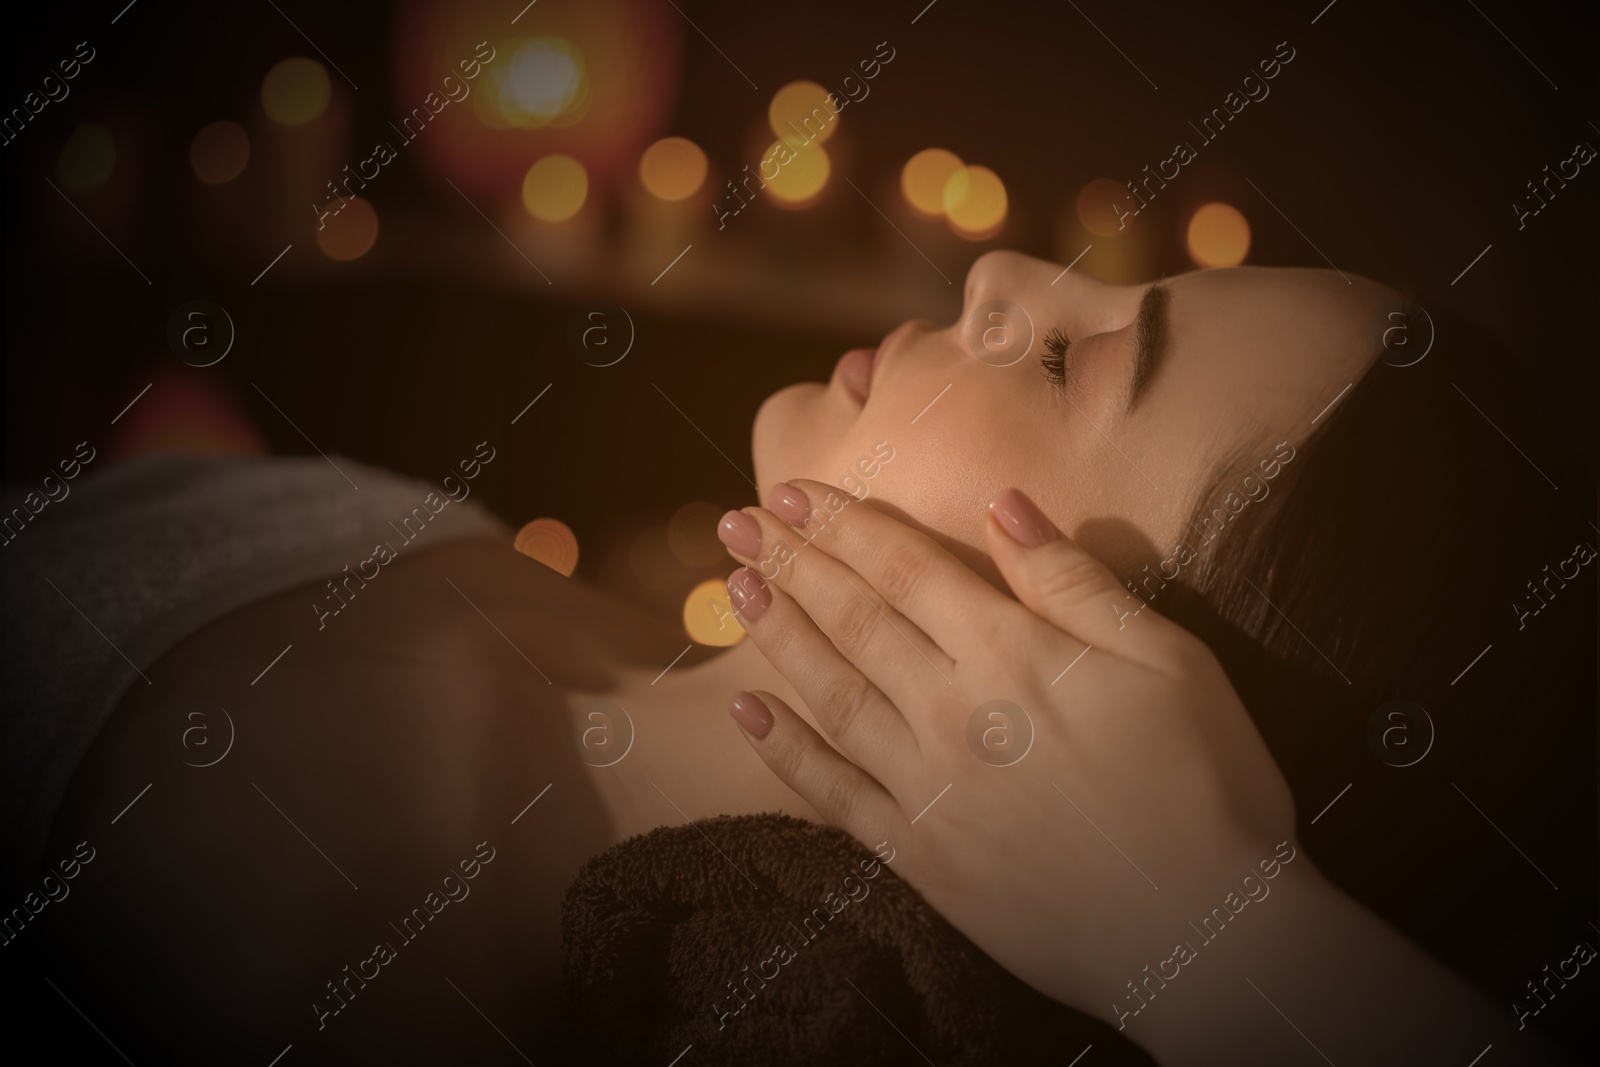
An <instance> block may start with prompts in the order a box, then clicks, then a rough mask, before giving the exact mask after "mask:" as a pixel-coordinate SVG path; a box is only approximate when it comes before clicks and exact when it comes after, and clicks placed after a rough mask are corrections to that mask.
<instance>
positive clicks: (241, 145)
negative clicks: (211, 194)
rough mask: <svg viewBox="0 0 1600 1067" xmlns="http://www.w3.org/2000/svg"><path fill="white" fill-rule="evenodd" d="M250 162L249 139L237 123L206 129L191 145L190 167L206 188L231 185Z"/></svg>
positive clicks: (221, 123)
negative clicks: (208, 186)
mask: <svg viewBox="0 0 1600 1067" xmlns="http://www.w3.org/2000/svg"><path fill="white" fill-rule="evenodd" d="M249 162H250V137H249V135H248V134H246V133H245V132H244V127H242V126H240V125H239V124H238V123H237V122H213V123H211V124H210V125H209V126H203V127H201V129H200V132H199V133H197V134H195V135H194V140H193V141H191V142H190V143H189V165H190V166H191V167H193V168H194V173H195V176H196V177H197V178H199V179H200V180H201V181H203V182H205V183H206V184H207V185H221V184H223V183H224V182H231V181H233V179H235V178H237V177H238V176H239V175H240V174H243V173H244V168H245V165H246V164H248V163H249Z"/></svg>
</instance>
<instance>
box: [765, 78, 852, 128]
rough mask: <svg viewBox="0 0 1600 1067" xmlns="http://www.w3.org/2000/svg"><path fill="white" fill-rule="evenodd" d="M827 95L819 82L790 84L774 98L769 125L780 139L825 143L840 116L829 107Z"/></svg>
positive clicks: (768, 117)
mask: <svg viewBox="0 0 1600 1067" xmlns="http://www.w3.org/2000/svg"><path fill="white" fill-rule="evenodd" d="M828 95H829V94H828V90H826V89H824V88H823V87H822V86H820V85H818V84H817V83H816V82H808V81H798V82H790V83H789V84H788V85H785V86H784V87H783V88H782V89H779V90H778V91H777V92H776V93H774V94H773V96H772V103H771V104H770V105H768V107H767V124H768V125H770V126H771V127H772V132H773V134H774V135H776V136H778V137H785V138H787V137H793V138H795V139H796V140H799V141H811V140H816V141H826V140H827V139H828V138H830V137H832V136H833V131H834V130H835V129H836V128H837V127H838V125H839V113H838V112H837V111H835V110H834V109H833V108H831V107H829V106H828V102H827V101H828Z"/></svg>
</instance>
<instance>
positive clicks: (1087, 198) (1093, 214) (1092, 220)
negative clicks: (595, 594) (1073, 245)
mask: <svg viewBox="0 0 1600 1067" xmlns="http://www.w3.org/2000/svg"><path fill="white" fill-rule="evenodd" d="M1137 207H1138V203H1137V202H1136V201H1135V200H1134V199H1133V197H1132V196H1130V195H1129V194H1128V187H1127V186H1125V185H1123V184H1122V183H1121V182H1116V181H1112V180H1111V179H1110V178H1096V179H1095V180H1094V181H1092V182H1089V183H1088V184H1087V185H1085V186H1084V187H1083V188H1082V189H1079V190H1078V204H1077V208H1078V221H1079V222H1081V223H1083V228H1084V229H1086V230H1088V231H1089V232H1090V233H1092V234H1094V235H1095V236H1096V237H1115V236H1116V235H1117V234H1119V233H1121V232H1122V231H1123V230H1124V229H1126V226H1125V224H1124V222H1122V221H1119V219H1120V218H1121V216H1122V215H1124V214H1126V213H1128V212H1130V211H1133V210H1134V209H1136V208H1137Z"/></svg>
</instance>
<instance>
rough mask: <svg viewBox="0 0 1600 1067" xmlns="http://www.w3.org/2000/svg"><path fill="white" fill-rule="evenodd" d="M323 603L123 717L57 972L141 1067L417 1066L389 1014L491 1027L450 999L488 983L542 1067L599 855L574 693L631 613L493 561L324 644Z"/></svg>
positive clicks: (157, 688) (65, 827) (235, 619)
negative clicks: (299, 1049)
mask: <svg viewBox="0 0 1600 1067" xmlns="http://www.w3.org/2000/svg"><path fill="white" fill-rule="evenodd" d="M318 589H319V587H307V588H301V589H296V590H291V591H288V592H286V593H283V594H281V595H278V596H274V597H272V598H270V599H268V600H264V601H261V602H259V603H257V604H254V605H251V606H250V607H248V608H246V609H244V610H242V611H238V612H235V613H233V614H231V615H229V616H227V617H226V618H223V619H219V620H217V621H215V622H213V623H211V624H209V625H208V626H206V627H204V628H203V629H202V630H200V631H199V632H197V633H195V634H194V635H192V636H191V637H189V638H188V639H187V640H185V641H184V642H182V643H181V644H180V645H179V646H177V647H176V648H174V649H173V650H171V652H170V653H169V654H168V655H166V656H164V657H163V658H162V659H161V660H160V661H159V662H158V663H156V664H155V665H154V666H153V667H152V668H151V669H150V670H149V671H148V672H147V673H148V675H149V677H150V681H151V683H152V684H151V685H149V686H139V687H137V689H136V690H134V691H131V692H130V693H129V694H128V696H127V697H126V699H125V700H124V701H123V702H122V704H121V705H120V706H119V707H118V709H117V711H116V712H115V714H114V715H113V717H112V720H111V722H110V723H108V725H107V727H106V729H105V730H104V732H103V733H102V735H101V736H100V737H99V739H98V740H97V741H96V743H95V745H94V747H93V749H92V751H91V752H90V754H89V756H88V758H87V759H86V760H85V761H84V763H83V765H82V766H81V767H80V769H79V771H78V773H77V776H76V777H75V779H74V781H73V784H72V786H71V788H70V790H69V795H68V798H67V801H66V804H65V805H64V807H63V810H62V812H61V814H60V816H59V817H58V820H57V824H56V827H55V832H54V834H53V839H52V842H51V845H50V850H51V851H50V852H49V853H48V854H47V860H48V858H49V857H50V856H53V855H55V853H56V852H61V851H62V850H63V849H64V850H66V851H65V852H63V855H70V854H71V853H72V850H73V849H74V847H75V846H76V845H77V843H78V842H80V841H85V842H88V843H89V845H90V847H92V848H93V849H95V850H96V860H95V861H94V862H93V863H92V864H88V865H86V866H85V868H84V876H83V877H80V879H79V881H78V882H76V883H75V887H76V892H75V894H74V897H73V899H72V900H71V901H70V904H71V905H72V907H71V908H70V909H69V908H68V907H67V906H66V905H65V904H64V905H62V907H61V908H60V914H59V915H58V917H57V918H58V921H57V922H55V923H54V924H52V928H51V930H50V931H49V932H48V936H49V938H50V940H51V942H52V946H51V947H52V950H56V949H59V950H61V951H64V952H69V953H71V956H70V957H69V958H77V959H89V958H94V959H98V960H101V961H103V966H97V968H96V970H95V971H94V973H93V974H92V975H91V974H88V973H85V974H84V975H83V976H81V980H82V981H83V982H84V983H85V986H86V989H85V995H89V996H94V997H96V998H97V999H98V1000H99V1001H100V1002H102V1003H103V1004H105V1005H107V1006H108V1007H107V1010H111V1011H115V1012H117V1013H118V1014H119V1015H120V1016H122V1017H123V1018H122V1021H123V1022H124V1023H125V1025H126V1026H127V1027H129V1028H130V1032H133V1033H140V1034H142V1038H141V1040H142V1042H143V1043H144V1046H145V1047H148V1048H149V1049H151V1050H152V1051H166V1052H170V1053H176V1052H178V1051H180V1050H182V1049H184V1048H187V1047H204V1048H208V1049H210V1050H211V1051H212V1052H213V1053H215V1052H217V1051H220V1050H237V1051H241V1052H242V1051H246V1050H248V1051H249V1052H250V1054H251V1055H255V1054H256V1051H257V1050H258V1049H259V1048H260V1047H266V1046H267V1045H271V1044H272V1043H273V1042H274V1041H277V1046H276V1047H279V1048H281V1047H282V1046H283V1045H284V1044H286V1043H288V1042H291V1041H292V1042H295V1043H297V1044H298V1043H299V1041H300V1040H302V1039H303V1040H306V1041H310V1040H313V1035H315V1039H316V1040H318V1041H320V1042H327V1043H330V1044H331V1045H332V1047H334V1048H347V1049H348V1050H350V1051H355V1050H358V1049H359V1050H360V1051H361V1052H363V1053H365V1054H367V1055H370V1054H371V1053H372V1052H373V1051H374V1050H375V1049H384V1048H388V1047H389V1046H390V1044H391V1043H396V1042H397V1043H398V1045H397V1047H396V1048H395V1050H394V1051H396V1053H397V1054H398V1055H405V1056H407V1057H411V1056H415V1055H416V1054H417V1053H418V1052H419V1051H420V1049H419V1048H418V1046H417V1044H416V1041H417V1040H418V1038H417V1035H416V1033H415V1030H414V1029H413V1028H402V1029H401V1030H399V1031H394V1028H393V1022H394V1012H395V1011H396V1010H397V1008H398V1009H400V1010H402V1011H410V1010H413V1009H414V1010H417V1011H422V1010H427V1011H429V1012H435V1013H436V1012H438V1011H440V1010H445V1009H448V1010H450V1011H454V1010H455V1009H456V1008H460V1009H462V1010H463V1011H464V1012H465V1016H464V1021H463V1025H464V1026H465V1025H467V1024H468V1022H469V1021H471V1025H474V1026H477V1027H481V1026H482V1020H481V1018H479V1017H478V1016H476V1015H475V1014H474V1013H473V1012H472V1010H471V1009H470V1008H468V1007H467V1006H466V1005H464V1004H462V1003H461V998H460V997H459V996H458V995H457V994H456V993H455V992H453V991H452V990H451V988H450V986H449V985H447V984H446V983H445V982H444V981H443V979H442V978H441V977H440V975H441V974H445V975H463V974H475V975H478V976H480V978H481V980H482V981H481V992H480V993H479V994H478V995H476V996H475V997H474V1000H475V1001H476V1003H477V1007H478V1008H480V1009H481V1010H483V1011H484V1012H486V1013H488V1014H489V1015H491V1017H494V1018H496V1019H497V1020H499V1024H500V1025H501V1026H502V1027H505V1028H508V1030H507V1032H508V1033H511V1032H512V1030H519V1031H522V1033H521V1034H520V1035H513V1036H518V1037H519V1038H523V1039H526V1041H527V1042H528V1043H527V1044H523V1040H521V1039H519V1040H518V1044H519V1045H520V1046H521V1047H523V1048H524V1049H526V1050H527V1051H528V1053H529V1054H530V1055H533V1056H534V1058H535V1060H536V1061H537V1059H538V1052H537V1051H535V1050H536V1049H540V1048H541V1047H542V1046H541V1041H542V1040H548V1033H554V1032H555V1029H554V1028H547V1036H546V1038H543V1039H541V1038H540V1037H539V1036H538V1032H539V1025H540V1015H541V1013H542V1010H554V1009H555V1007H556V1005H558V1004H559V1003H560V997H559V996H557V995H556V989H557V985H558V981H559V959H560V944H559V923H558V916H559V902H560V895H561V892H562V890H563V889H564V888H565V886H566V884H567V882H568V881H569V880H570V879H571V877H572V875H573V874H575V873H576V871H577V869H578V867H579V866H580V865H581V864H582V863H583V861H584V860H586V859H587V858H588V857H589V856H591V855H593V854H594V853H595V852H597V851H599V850H600V849H602V848H604V847H606V846H607V845H609V844H610V843H611V840H612V837H613V828H612V827H611V826H610V825H609V821H608V817H607V815H606V813H605V812H604V810H603V808H602V807H601V805H600V803H599V801H598V798H597V796H596V794H595V791H594V789H593V785H592V782H591V781H590V780H589V779H588V778H586V777H585V775H584V773H583V772H584V771H585V770H586V768H584V767H583V765H582V764H581V763H579V762H578V761H576V760H574V759H573V758H571V753H570V751H569V750H568V737H567V734H568V723H567V721H566V717H565V711H566V708H565V693H566V690H567V688H568V687H569V686H578V687H580V688H589V687H594V686H593V683H595V682H597V681H598V682H600V683H602V685H603V683H604V680H605V678H606V676H607V673H608V672H610V671H612V670H615V669H616V668H615V666H614V665H613V663H612V662H611V652H610V651H609V650H608V648H607V647H606V645H605V643H603V642H599V641H596V640H595V639H594V635H595V634H596V633H597V632H604V628H605V627H606V626H607V625H608V624H616V623H617V621H618V619H619V618H620V617H621V616H619V615H618V614H617V613H618V612H619V611H621V612H623V615H625V614H626V612H625V610H624V609H619V608H614V607H612V606H609V605H607V604H605V603H604V602H603V601H602V600H601V599H599V598H597V597H596V595H595V594H594V593H592V592H591V591H588V590H586V589H583V588H581V587H579V586H578V585H577V583H572V582H569V581H567V580H565V579H563V578H561V576H559V575H555V574H553V573H552V572H548V571H545V570H544V569H543V568H541V567H539V565H538V564H536V563H533V562H531V561H528V560H525V559H523V558H522V557H519V556H516V555H515V553H513V552H512V551H511V550H510V548H509V547H508V546H501V545H498V544H495V543H492V542H461V543H459V544H452V545H445V546H441V547H439V548H437V549H434V550H432V551H429V552H426V553H420V554H418V555H417V556H416V557H414V558H413V559H411V560H408V561H406V562H405V563H404V564H402V565H400V566H396V567H393V568H386V569H385V571H384V572H383V573H382V575H381V578H380V580H376V581H372V582H368V583H366V585H365V586H364V587H362V588H359V589H354V590H353V591H352V592H351V594H350V599H349V601H348V604H347V606H346V607H345V608H344V609H343V610H342V611H341V612H340V613H339V615H338V616H337V617H334V618H331V619H329V618H319V616H318V613H317V612H316V611H314V610H313V608H312V606H311V605H312V602H313V600H314V599H316V598H317V597H318V595H319V593H318ZM319 622H320V623H321V625H320V626H319V625H318V623H319ZM586 635H587V636H586ZM652 640H653V639H652V638H651V637H650V635H649V633H648V631H641V633H640V635H639V637H638V641H635V642H632V643H631V644H634V645H637V644H638V643H640V642H642V643H644V644H647V645H648V644H650V643H651V642H652ZM650 651H652V652H653V651H654V649H653V648H652V649H650ZM485 857H491V858H489V859H485ZM469 872H470V877H469ZM380 945H383V946H387V950H388V951H387V953H381V954H383V955H389V954H392V959H391V960H390V961H389V962H384V963H381V964H380V963H374V962H373V960H374V957H375V954H380V953H378V948H377V946H380ZM41 947H43V945H42V944H41ZM153 958H155V959H159V960H160V961H161V963H162V966H160V967H158V968H151V967H150V966H149V963H150V961H151V960H152V959H153ZM347 964H348V966H349V967H350V968H352V969H353V970H352V971H350V972H349V973H355V974H364V975H366V976H367V977H366V978H365V979H357V981H356V982H355V983H350V980H349V979H348V978H345V977H344V976H345V974H346V973H347V972H346V971H345V970H344V969H343V968H345V966H346V965H347ZM374 967H376V968H377V972H376V973H377V974H378V975H379V976H378V977H372V975H373V973H374V971H373V970H372V968H374ZM207 975H212V976H220V975H226V976H227V977H228V982H227V983H226V984H225V985H223V984H219V983H216V982H213V981H210V980H209V979H208V978H207ZM391 975H393V977H391ZM513 975H514V980H513V979H512V978H511V977H510V976H513ZM75 980H78V976H75ZM546 994H547V995H546ZM385 1001H387V1004H386V1005H385V1004H383V1003H382V1002H385ZM115 1005H120V1006H115ZM530 1005H535V1006H537V1007H538V1008H539V1009H540V1010H534V1011H530V1010H529V1009H530ZM196 1020H198V1022H197V1021H196ZM474 1020H475V1021H474ZM386 1028H387V1029H386ZM449 1032H450V1027H449V1026H448V1025H446V1026H442V1027H440V1028H439V1033H440V1034H448V1033H449ZM430 1033H431V1031H430ZM396 1035H399V1036H396ZM407 1035H409V1036H407ZM280 1036H282V1040H279V1037H280ZM433 1039H434V1038H433V1037H432V1036H430V1037H429V1038H427V1039H424V1043H426V1041H427V1040H433ZM438 1040H440V1041H441V1042H444V1045H442V1046H441V1051H442V1049H443V1048H444V1047H447V1045H448V1042H447V1041H446V1039H445V1038H444V1037H439V1038H438ZM258 1041H259V1042H261V1044H259V1045H258V1044H257V1042H258ZM530 1046H531V1047H530ZM544 1051H545V1052H546V1053H547V1055H546V1058H547V1059H548V1058H549V1055H548V1054H549V1053H554V1052H555V1051H556V1050H555V1049H553V1048H547V1049H545V1050H544ZM268 1058H270V1056H269V1057H268Z"/></svg>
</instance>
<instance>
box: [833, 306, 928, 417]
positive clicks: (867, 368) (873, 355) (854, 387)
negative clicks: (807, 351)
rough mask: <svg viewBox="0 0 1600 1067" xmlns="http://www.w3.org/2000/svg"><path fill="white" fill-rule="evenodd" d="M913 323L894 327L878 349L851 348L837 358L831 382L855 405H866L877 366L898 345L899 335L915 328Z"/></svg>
mask: <svg viewBox="0 0 1600 1067" xmlns="http://www.w3.org/2000/svg"><path fill="white" fill-rule="evenodd" d="M915 325H916V324H915V322H914V321H907V322H903V323H901V324H900V325H899V326H896V327H895V328H894V329H892V330H890V331H889V332H888V334H886V335H885V336H884V338H883V340H882V341H881V342H880V343H879V345H878V347H877V348H875V349H873V348H852V349H851V350H850V351H848V352H846V353H845V354H844V355H842V356H840V357H839V362H838V363H837V364H835V365H834V368H833V382H834V383H837V384H838V386H839V387H840V388H841V389H843V390H844V391H845V392H846V393H848V394H849V395H850V396H851V397H853V398H854V399H855V400H856V402H857V403H860V404H863V405H864V404H866V402H867V398H868V397H869V396H871V395H872V383H873V380H874V379H876V377H877V375H878V366H879V364H881V363H882V362H883V359H884V357H885V356H886V355H887V354H888V352H889V349H890V348H891V347H893V346H894V345H895V344H896V343H898V341H899V339H900V336H901V334H903V333H905V332H907V331H908V330H911V329H914V328H915Z"/></svg>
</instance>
